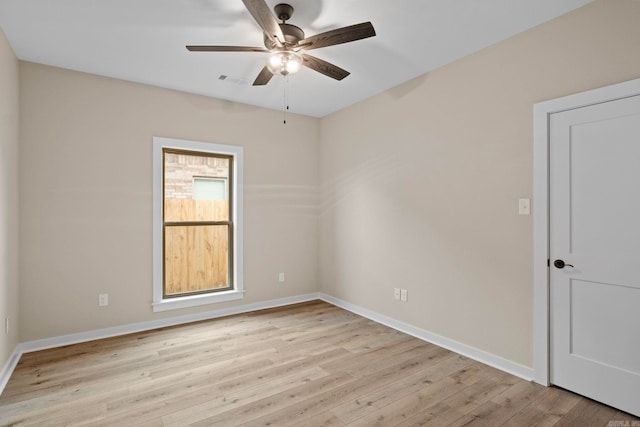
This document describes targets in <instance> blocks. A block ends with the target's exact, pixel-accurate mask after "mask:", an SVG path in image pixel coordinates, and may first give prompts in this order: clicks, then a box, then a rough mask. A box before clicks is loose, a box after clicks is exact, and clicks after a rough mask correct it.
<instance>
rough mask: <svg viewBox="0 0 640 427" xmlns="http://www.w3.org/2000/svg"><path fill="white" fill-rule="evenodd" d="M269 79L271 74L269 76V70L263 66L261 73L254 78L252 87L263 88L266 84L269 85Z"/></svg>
mask: <svg viewBox="0 0 640 427" xmlns="http://www.w3.org/2000/svg"><path fill="white" fill-rule="evenodd" d="M271 77H273V74H271V71H269V69H268V68H267V66H266V65H265V67H264V68H263V69H262V71H260V74H258V77H256V80H255V81H254V82H253V85H254V86H264V85H266V84H267V83H269V80H271Z"/></svg>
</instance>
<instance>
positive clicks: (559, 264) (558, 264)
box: [553, 259, 573, 268]
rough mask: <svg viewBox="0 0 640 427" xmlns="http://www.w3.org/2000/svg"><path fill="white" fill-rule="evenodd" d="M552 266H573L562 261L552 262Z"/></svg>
mask: <svg viewBox="0 0 640 427" xmlns="http://www.w3.org/2000/svg"><path fill="white" fill-rule="evenodd" d="M553 265H554V266H555V267H556V268H565V267H573V265H571V264H565V262H564V261H563V260H561V259H557V260H555V261H553Z"/></svg>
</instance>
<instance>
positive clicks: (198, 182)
mask: <svg viewBox="0 0 640 427" xmlns="http://www.w3.org/2000/svg"><path fill="white" fill-rule="evenodd" d="M193 199H194V200H226V199H227V181H226V180H224V179H217V178H193Z"/></svg>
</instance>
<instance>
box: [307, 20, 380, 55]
mask: <svg viewBox="0 0 640 427" xmlns="http://www.w3.org/2000/svg"><path fill="white" fill-rule="evenodd" d="M375 35H376V30H374V28H373V25H371V22H363V23H362V24H355V25H350V26H348V27H342V28H338V29H335V30H331V31H327V32H325V33H320V34H316V35H315V36H311V37H307V38H306V39H303V40H300V41H299V42H298V46H300V47H301V48H303V49H305V50H310V49H318V48H319V47H327V46H333V45H336V44H342V43H349V42H353V41H356V40H361V39H366V38H368V37H373V36H375Z"/></svg>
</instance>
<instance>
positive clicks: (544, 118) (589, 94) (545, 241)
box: [533, 78, 640, 386]
mask: <svg viewBox="0 0 640 427" xmlns="http://www.w3.org/2000/svg"><path fill="white" fill-rule="evenodd" d="M636 95H640V78H639V79H634V80H629V81H627V82H623V83H618V84H614V85H610V86H605V87H601V88H598V89H593V90H589V91H586V92H581V93H577V94H574V95H569V96H564V97H562V98H557V99H552V100H550V101H545V102H540V103H537V104H534V106H533V200H534V204H533V371H534V378H533V379H534V381H535V382H537V383H539V384H542V385H545V386H548V385H549V384H550V380H551V378H550V371H549V368H550V357H551V353H550V345H549V338H550V322H549V312H550V305H549V304H550V297H549V266H548V261H549V143H550V141H549V121H550V117H551V115H552V114H554V113H559V112H562V111H567V110H573V109H576V108H582V107H586V106H589V105H594V104H601V103H603V102H608V101H615V100H617V99H622V98H629V97H631V96H636Z"/></svg>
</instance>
